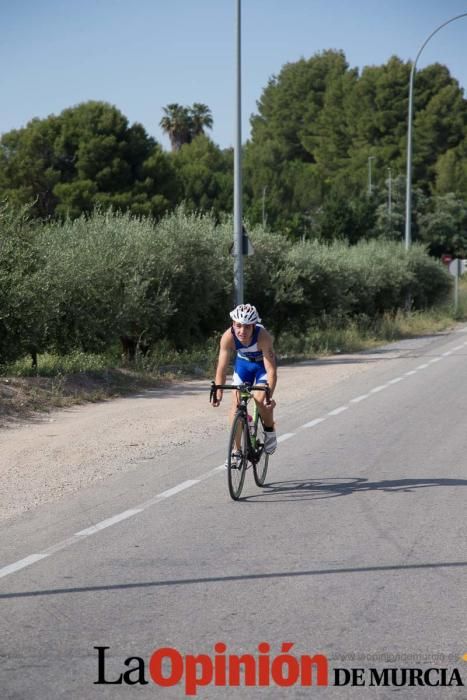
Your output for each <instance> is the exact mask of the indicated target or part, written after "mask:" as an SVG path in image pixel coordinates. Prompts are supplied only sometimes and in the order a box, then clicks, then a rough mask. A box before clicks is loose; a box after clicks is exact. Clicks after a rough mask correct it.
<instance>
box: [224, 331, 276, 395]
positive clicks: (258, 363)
mask: <svg viewBox="0 0 467 700" xmlns="http://www.w3.org/2000/svg"><path fill="white" fill-rule="evenodd" d="M262 328H264V326H262V325H261V324H260V323H257V324H256V327H255V330H254V331H253V336H252V338H251V340H250V344H249V345H243V343H241V342H240V341H239V339H238V338H237V336H236V335H235V332H234V329H233V328H232V329H231V331H232V336H233V339H234V343H235V349H236V351H237V356H236V358H235V365H234V373H233V378H232V380H233V383H234V384H244V383H246V382H248V383H249V384H264V383H265V382H267V379H268V375H267V372H266V368H265V366H264V361H263V352H262V350H259V349H258V336H259V334H260V331H261V329H262Z"/></svg>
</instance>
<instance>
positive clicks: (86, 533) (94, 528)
mask: <svg viewBox="0 0 467 700" xmlns="http://www.w3.org/2000/svg"><path fill="white" fill-rule="evenodd" d="M142 510H143V509H142V508H132V509H131V510H125V511H123V513H119V514H118V515H114V516H113V518H107V520H102V521H101V522H100V523H97V524H96V525H91V527H88V528H86V529H85V530H80V531H79V532H75V534H74V537H80V538H82V537H90V536H91V535H95V534H96V532H99V530H105V529H106V528H107V527H112V525H116V524H117V523H120V522H121V521H122V520H126V519H127V518H132V517H133V516H134V515H137V514H138V513H141V512H142Z"/></svg>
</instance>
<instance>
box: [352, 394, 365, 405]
mask: <svg viewBox="0 0 467 700" xmlns="http://www.w3.org/2000/svg"><path fill="white" fill-rule="evenodd" d="M369 396H370V394H360V396H356V397H355V398H354V399H350V403H360V401H363V399H367V398H368V397H369Z"/></svg>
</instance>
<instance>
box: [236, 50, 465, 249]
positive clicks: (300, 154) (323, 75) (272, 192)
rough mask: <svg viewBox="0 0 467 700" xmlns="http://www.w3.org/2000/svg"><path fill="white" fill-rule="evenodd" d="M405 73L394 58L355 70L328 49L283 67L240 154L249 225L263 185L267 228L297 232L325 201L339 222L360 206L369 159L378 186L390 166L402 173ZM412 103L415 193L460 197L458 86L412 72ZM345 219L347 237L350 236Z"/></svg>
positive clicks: (434, 72)
mask: <svg viewBox="0 0 467 700" xmlns="http://www.w3.org/2000/svg"><path fill="white" fill-rule="evenodd" d="M409 74H410V64H409V63H405V62H403V61H401V60H400V59H399V58H397V57H395V56H394V57H392V58H390V59H389V61H388V62H387V63H386V64H385V65H382V66H367V67H365V68H363V70H362V71H361V72H360V73H359V72H358V71H356V70H355V69H352V68H349V66H348V64H347V61H346V59H345V56H344V54H343V52H342V51H331V50H329V51H324V52H321V53H318V54H315V55H314V56H312V57H311V58H309V59H301V60H300V61H297V62H295V63H289V64H286V65H285V66H284V67H283V68H282V70H281V72H280V73H279V75H278V76H275V77H273V78H271V80H270V81H269V83H268V85H267V86H266V88H265V89H264V91H263V93H262V95H261V98H260V100H259V101H258V114H257V115H255V116H253V117H252V120H251V124H252V135H251V141H250V142H249V143H248V144H247V145H246V148H245V174H246V175H245V180H246V190H247V212H248V215H249V216H250V217H251V219H252V220H253V221H259V220H261V219H260V216H261V214H262V200H263V198H264V191H265V189H266V190H267V192H268V197H267V220H268V222H269V223H270V225H272V226H273V227H275V228H277V229H279V230H282V231H284V232H290V233H292V234H294V235H297V236H302V235H303V234H304V233H305V231H306V229H307V221H308V222H309V221H312V220H314V219H315V218H316V211H317V210H319V209H320V208H322V207H323V206H324V203H325V202H326V201H327V202H334V203H336V202H337V200H340V201H341V205H340V206H339V207H338V208H337V209H338V210H339V212H338V211H337V210H336V214H337V213H340V217H339V218H342V216H345V210H346V209H347V214H348V210H349V208H350V209H352V208H355V205H352V204H350V202H349V200H352V199H355V200H356V201H359V200H360V201H361V199H362V194H364V193H365V191H366V190H367V179H368V158H369V157H370V156H372V157H373V159H374V160H373V178H374V185H375V189H376V190H378V188H379V189H380V190H382V189H383V187H384V182H385V180H386V173H387V170H388V168H391V170H392V173H393V177H394V178H397V177H398V176H402V175H403V173H404V172H405V167H406V144H407V111H408V84H409ZM414 101H415V111H414V114H415V119H414V159H413V164H414V187H419V188H420V189H421V190H422V191H423V192H424V193H425V195H430V194H431V193H432V192H433V191H435V190H437V191H439V192H440V193H441V192H442V193H445V192H447V191H455V192H459V193H460V192H465V189H466V186H467V175H466V173H467V171H466V170H465V163H464V160H465V153H466V151H465V139H466V125H467V102H466V100H465V99H464V97H463V92H462V90H461V88H460V86H459V84H458V82H457V81H456V80H455V79H454V78H452V76H451V75H450V73H449V71H448V69H447V68H446V67H445V66H442V65H440V64H433V65H431V66H428V67H427V68H424V69H423V70H420V71H418V72H417V74H416V81H415V100H414ZM456 181H457V182H458V184H457V187H454V185H455V183H456ZM346 200H347V202H349V205H348V206H346V205H345V201H346ZM350 219H351V217H350ZM350 219H349V225H348V226H346V227H345V236H346V237H348V238H349V239H351V240H352V239H353V237H354V234H353V233H352V231H353V230H354V229H353V223H352V221H351V220H350ZM363 234H364V231H363V229H362V235H363Z"/></svg>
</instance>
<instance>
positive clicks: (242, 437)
mask: <svg viewBox="0 0 467 700" xmlns="http://www.w3.org/2000/svg"><path fill="white" fill-rule="evenodd" d="M247 463H248V425H247V420H246V417H245V416H244V415H242V414H241V413H237V414H236V416H235V418H234V421H233V423H232V430H231V431H230V440H229V452H228V458H227V481H228V484H229V493H230V496H231V497H232V498H233V500H234V501H237V500H238V499H239V498H240V494H241V493H242V488H243V482H244V481H245V473H246V467H247Z"/></svg>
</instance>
